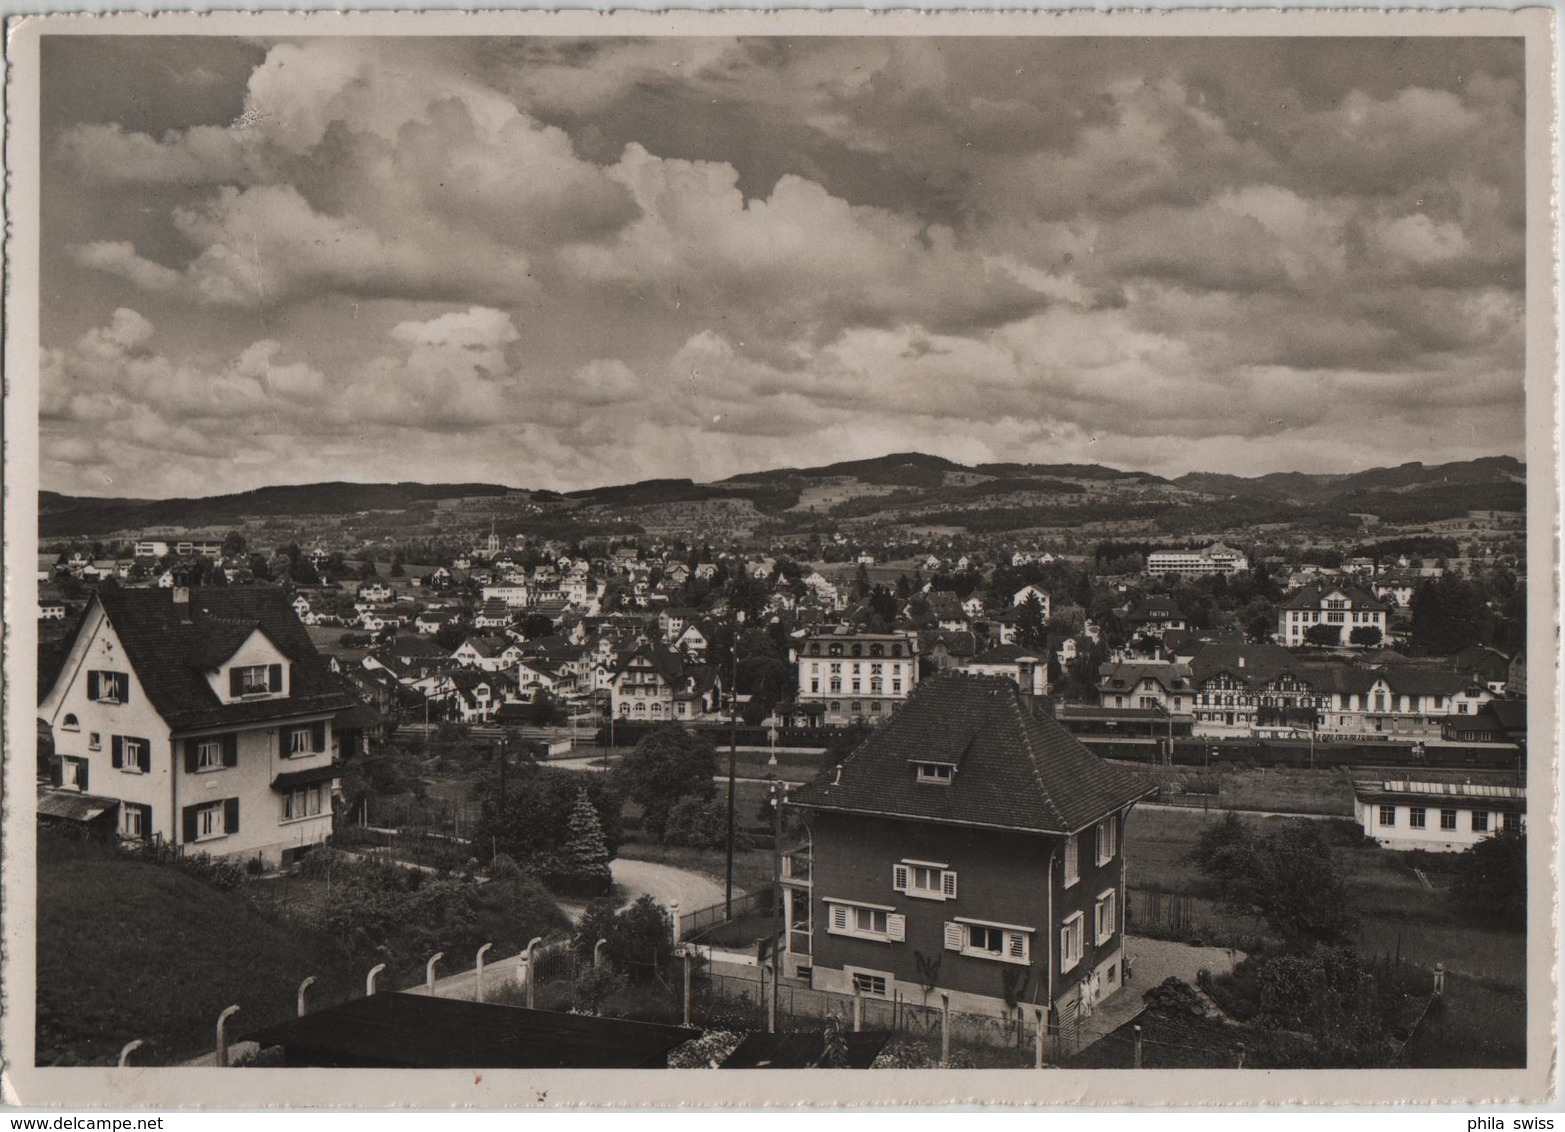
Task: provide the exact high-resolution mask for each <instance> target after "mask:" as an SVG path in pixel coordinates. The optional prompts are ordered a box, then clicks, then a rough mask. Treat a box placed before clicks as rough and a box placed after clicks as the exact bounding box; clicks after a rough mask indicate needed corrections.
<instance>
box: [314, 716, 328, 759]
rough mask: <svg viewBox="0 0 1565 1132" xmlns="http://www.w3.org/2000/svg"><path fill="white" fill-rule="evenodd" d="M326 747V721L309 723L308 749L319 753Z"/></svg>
mask: <svg viewBox="0 0 1565 1132" xmlns="http://www.w3.org/2000/svg"><path fill="white" fill-rule="evenodd" d="M325 749H326V721H325V720H322V721H321V722H319V723H312V724H310V750H312V751H315V752H316V753H320V752H321V751H324V750H325Z"/></svg>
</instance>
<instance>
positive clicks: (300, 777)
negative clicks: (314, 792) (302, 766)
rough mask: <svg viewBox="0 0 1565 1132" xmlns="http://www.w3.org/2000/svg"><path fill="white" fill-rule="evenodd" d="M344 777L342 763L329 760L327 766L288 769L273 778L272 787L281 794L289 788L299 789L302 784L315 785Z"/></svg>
mask: <svg viewBox="0 0 1565 1132" xmlns="http://www.w3.org/2000/svg"><path fill="white" fill-rule="evenodd" d="M341 777H342V764H341V763H340V762H329V763H327V764H326V765H325V766H312V767H310V768H309V769H308V770H288V771H284V772H283V773H282V774H279V775H278V776H277V777H276V778H274V779H272V789H273V790H276V791H277V792H278V793H279V794H285V793H287V792H288V791H289V790H295V789H298V788H299V787H300V786H313V785H314V784H315V783H317V782H330V781H331V780H332V779H334V778H341Z"/></svg>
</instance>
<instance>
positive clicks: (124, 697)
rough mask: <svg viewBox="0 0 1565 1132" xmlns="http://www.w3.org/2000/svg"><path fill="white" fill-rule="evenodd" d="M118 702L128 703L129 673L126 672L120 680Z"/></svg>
mask: <svg viewBox="0 0 1565 1132" xmlns="http://www.w3.org/2000/svg"><path fill="white" fill-rule="evenodd" d="M120 703H122V704H128V703H130V673H128V672H127V673H126V674H125V675H124V677H123V678H121V680H120Z"/></svg>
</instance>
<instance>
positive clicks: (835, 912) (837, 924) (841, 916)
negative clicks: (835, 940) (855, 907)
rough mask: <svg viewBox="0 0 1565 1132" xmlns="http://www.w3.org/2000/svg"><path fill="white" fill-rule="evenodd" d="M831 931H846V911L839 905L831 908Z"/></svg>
mask: <svg viewBox="0 0 1565 1132" xmlns="http://www.w3.org/2000/svg"><path fill="white" fill-rule="evenodd" d="M831 930H832V931H834V932H845V931H847V930H848V910H847V909H846V908H844V907H843V906H842V905H841V904H833V905H832V906H831Z"/></svg>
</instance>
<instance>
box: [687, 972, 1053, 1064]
mask: <svg viewBox="0 0 1565 1132" xmlns="http://www.w3.org/2000/svg"><path fill="white" fill-rule="evenodd" d="M757 975H758V976H759V969H758V970H757ZM701 983H702V985H701V987H700V990H699V992H698V993H696V994H695V995H694V996H693V1004H692V1011H691V1017H692V1020H693V1021H695V1022H697V1023H701V1022H703V1021H705V1020H706V1018H707V1017H710V1016H712V1015H714V1014H721V1016H722V1020H725V1021H730V1022H738V1023H742V1024H745V1025H749V1026H753V1027H755V1028H759V1029H764V1028H765V1027H766V1025H767V1001H766V1000H767V997H768V996H770V995H771V994H772V993H773V990H772V984H771V982H770V980H767V981H766V983H765V986H764V988H763V985H762V982H761V980H760V978H759V977H756V978H746V977H743V976H736V975H725V974H709V975H706V976H705V977H704V978H703V979H702V980H701ZM776 996H777V1013H776V1025H777V1028H778V1029H779V1030H812V1029H819V1028H821V1027H822V1026H823V1025H825V1024H826V1023H828V1022H832V1021H835V1022H837V1023H839V1024H841V1025H842V1026H844V1027H845V1028H852V1027H853V1026H854V1024H855V1021H856V1023H857V1028H859V1029H862V1030H887V1031H890V1032H891V1033H893V1034H897V1035H899V1036H903V1037H908V1038H913V1039H916V1040H919V1041H924V1042H929V1043H932V1044H938V1043H939V1042H940V1036H941V1024H942V1014H944V1020H945V1024H946V1026H947V1027H948V1031H949V1035H950V1040H951V1041H952V1042H953V1043H955V1044H957V1045H961V1046H978V1047H982V1048H987V1049H1016V1048H1019V1047H1023V1046H1027V1047H1028V1048H1030V1043H1031V1042H1032V1041H1033V1040H1034V1038H1035V1035H1036V1021H1035V1019H1036V1014H1035V1013H1034V1011H1033V1009H1032V1008H1031V1007H1027V1006H1023V1007H1022V1008H1021V1009H1020V1011H1019V1012H1013V1013H1012V1015H1011V1016H1010V1017H1008V1018H1001V1017H998V1016H996V1015H992V1014H977V1013H971V1012H968V1011H961V1010H950V1011H944V1012H943V1011H942V1010H941V1008H940V1005H939V1003H938V1001H937V1002H935V1003H933V1004H931V1003H928V1002H924V1001H922V996H917V997H912V996H904V995H903V994H902V992H901V991H899V990H893V991H892V995H891V997H890V998H882V997H879V996H870V995H860V996H857V997H856V998H855V996H852V995H845V994H838V993H834V992H830V991H820V990H814V989H812V988H810V987H805V986H793V985H788V984H786V983H785V984H782V985H779V986H778V987H777V988H776ZM855 1015H857V1018H856V1019H855ZM1050 1040H1051V1045H1052V1042H1053V1038H1052V1037H1051V1039H1050Z"/></svg>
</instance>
